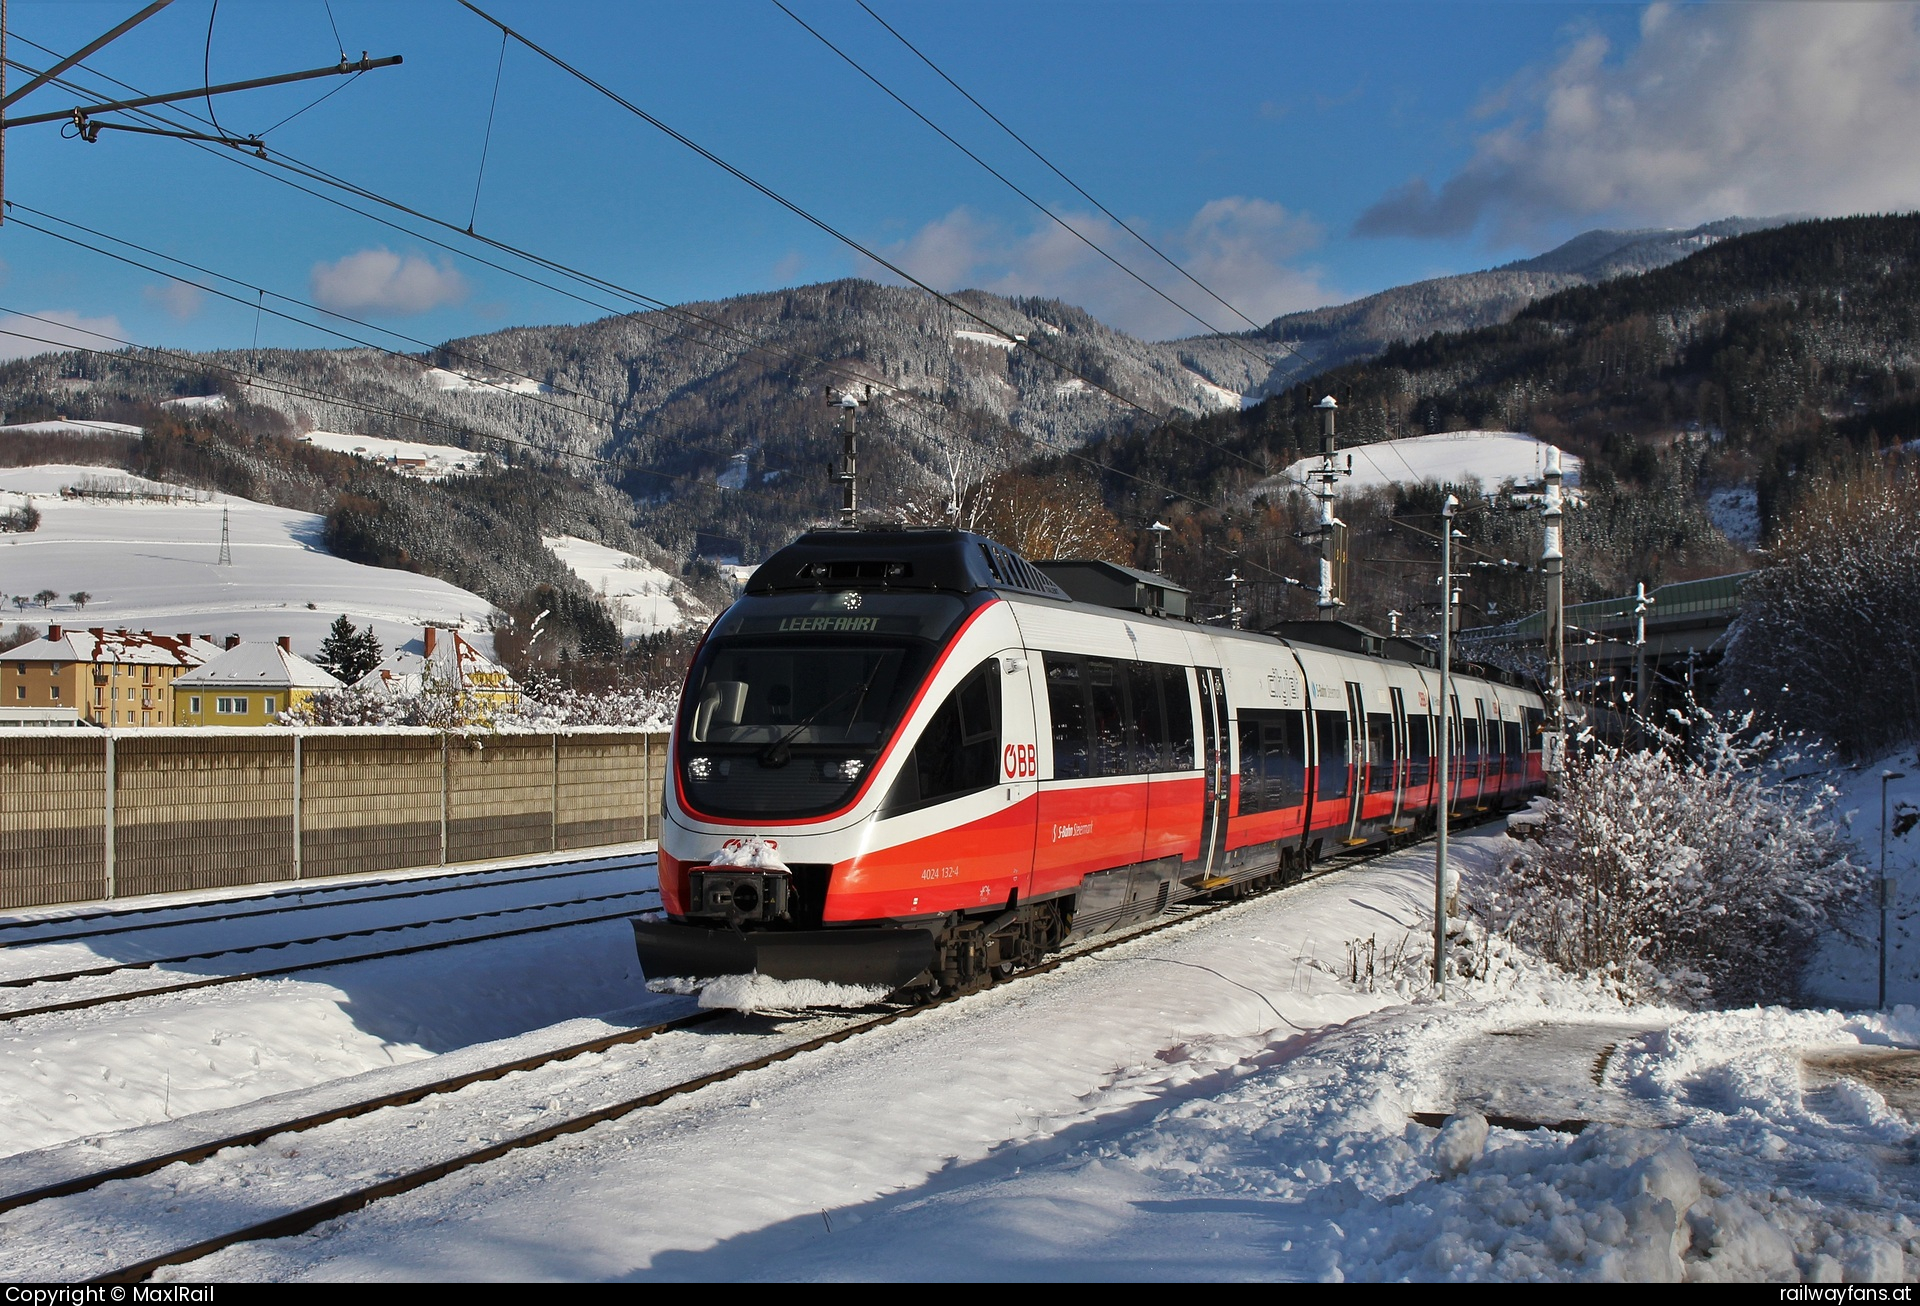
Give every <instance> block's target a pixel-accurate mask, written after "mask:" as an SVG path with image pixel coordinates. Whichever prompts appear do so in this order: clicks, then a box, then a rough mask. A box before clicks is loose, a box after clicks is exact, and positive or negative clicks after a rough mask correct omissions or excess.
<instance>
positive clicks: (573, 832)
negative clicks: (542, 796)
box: [555, 734, 653, 848]
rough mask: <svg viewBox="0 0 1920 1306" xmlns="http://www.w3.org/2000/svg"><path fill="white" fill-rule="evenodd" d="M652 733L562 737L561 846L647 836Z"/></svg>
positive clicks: (584, 845) (650, 824)
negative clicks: (648, 748) (649, 752)
mask: <svg viewBox="0 0 1920 1306" xmlns="http://www.w3.org/2000/svg"><path fill="white" fill-rule="evenodd" d="M647 744H648V737H647V736H646V735H642V734H631V735H570V736H566V737H564V738H562V739H561V741H560V784H559V787H558V795H559V808H558V810H557V813H556V821H555V824H556V825H557V826H558V827H559V835H560V840H559V842H560V847H562V848H591V847H593V846H595V845H596V844H604V843H628V842H631V841H632V840H636V839H645V838H647V837H648V835H647V833H646V831H647V830H648V829H649V828H650V827H651V826H652V824H653V821H652V819H651V813H652V811H653V805H652V801H651V799H650V797H649V794H648V786H647V760H648V759H647V755H646V752H645V749H646V748H647Z"/></svg>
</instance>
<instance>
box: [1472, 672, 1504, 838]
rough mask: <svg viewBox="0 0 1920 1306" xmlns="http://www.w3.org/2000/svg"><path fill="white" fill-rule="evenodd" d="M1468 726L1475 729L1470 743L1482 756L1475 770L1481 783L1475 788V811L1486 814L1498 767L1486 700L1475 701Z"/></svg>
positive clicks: (1478, 759)
mask: <svg viewBox="0 0 1920 1306" xmlns="http://www.w3.org/2000/svg"><path fill="white" fill-rule="evenodd" d="M1468 724H1469V725H1471V726H1473V727H1474V729H1473V738H1472V740H1471V741H1470V742H1472V743H1475V744H1477V745H1478V752H1479V754H1480V756H1479V757H1478V758H1477V759H1476V761H1477V763H1478V765H1476V766H1475V768H1474V774H1475V775H1476V776H1478V777H1479V783H1477V784H1476V785H1474V787H1473V809H1474V810H1475V811H1476V812H1484V811H1486V810H1487V786H1488V785H1489V784H1490V783H1491V782H1492V777H1493V775H1494V767H1495V766H1496V765H1498V759H1497V757H1495V756H1494V744H1493V741H1492V740H1490V739H1489V738H1488V737H1487V700H1486V699H1484V698H1476V699H1474V700H1473V718H1472V720H1471V721H1469V722H1468Z"/></svg>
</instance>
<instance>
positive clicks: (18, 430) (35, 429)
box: [0, 417, 146, 437]
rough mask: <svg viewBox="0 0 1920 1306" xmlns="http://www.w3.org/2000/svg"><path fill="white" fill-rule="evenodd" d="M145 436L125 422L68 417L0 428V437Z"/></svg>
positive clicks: (137, 428)
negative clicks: (83, 419) (82, 419)
mask: <svg viewBox="0 0 1920 1306" xmlns="http://www.w3.org/2000/svg"><path fill="white" fill-rule="evenodd" d="M145 434H146V430H145V428H143V427H138V426H128V425H127V424H126V423H125V422H94V421H85V422H83V421H79V420H77V419H74V418H69V417H63V418H60V419H59V420H57V421H51V422H16V423H14V424H13V425H12V426H0V437H4V436H8V435H132V436H143V435H145Z"/></svg>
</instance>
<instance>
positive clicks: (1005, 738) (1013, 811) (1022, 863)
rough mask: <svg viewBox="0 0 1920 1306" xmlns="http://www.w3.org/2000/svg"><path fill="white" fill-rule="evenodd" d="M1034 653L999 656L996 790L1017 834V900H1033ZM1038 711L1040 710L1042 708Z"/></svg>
mask: <svg viewBox="0 0 1920 1306" xmlns="http://www.w3.org/2000/svg"><path fill="white" fill-rule="evenodd" d="M1042 665H1043V664H1042V663H1041V661H1040V654H1038V653H1033V652H1027V651H1024V650H1020V649H1013V650H1009V651H1008V652H1006V653H1002V654H1001V655H1000V667H1001V672H1002V674H1001V676H1000V694H1001V698H1000V789H1001V792H1002V794H1003V795H1004V797H1005V810H1006V811H1007V813H1008V816H1007V818H1006V819H1007V821H1008V822H1009V823H1010V824H1012V825H1013V826H1014V827H1015V828H1016V829H1018V830H1021V831H1022V832H1023V834H1022V838H1023V839H1024V841H1025V843H1026V852H1025V855H1024V856H1022V857H1021V858H1020V859H1019V871H1020V896H1021V898H1023V899H1024V898H1030V897H1032V896H1033V834H1034V827H1035V816H1036V814H1037V813H1038V811H1039V805H1038V803H1036V802H1035V801H1034V799H1035V797H1036V796H1037V795H1038V794H1039V792H1040V747H1039V739H1040V734H1039V728H1038V726H1037V724H1036V717H1035V714H1034V709H1035V708H1036V706H1038V704H1037V702H1036V695H1035V693H1034V676H1035V675H1036V674H1037V673H1036V668H1039V667H1041V666H1042ZM1041 710H1042V711H1044V710H1045V709H1044V708H1042V709H1041Z"/></svg>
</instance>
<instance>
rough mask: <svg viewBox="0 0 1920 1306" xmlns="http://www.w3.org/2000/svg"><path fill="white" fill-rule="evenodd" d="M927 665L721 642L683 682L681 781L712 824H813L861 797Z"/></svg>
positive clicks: (836, 645) (925, 654)
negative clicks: (715, 820) (765, 820)
mask: <svg viewBox="0 0 1920 1306" xmlns="http://www.w3.org/2000/svg"><path fill="white" fill-rule="evenodd" d="M930 660H931V650H930V649H929V648H925V647H921V646H917V644H908V643H904V642H903V643H901V644H898V645H895V646H893V647H888V646H886V645H881V644H872V643H865V642H862V643H859V644H848V643H845V642H842V641H839V640H823V641H807V642H805V643H788V644H782V645H770V644H767V643H765V642H762V641H758V640H739V639H734V640H717V641H714V642H713V643H711V644H709V645H708V647H707V649H706V650H704V651H703V653H702V655H701V657H700V659H699V661H698V662H697V663H696V664H695V665H694V668H693V672H692V674H691V675H690V676H689V677H688V681H687V694H686V698H685V701H684V702H683V703H682V705H681V711H680V741H679V758H680V778H681V781H682V783H683V784H684V785H685V786H686V791H687V795H688V797H689V798H690V799H691V800H692V803H693V806H694V808H695V809H696V810H699V811H702V812H710V813H712V814H714V815H717V816H736V817H754V816H769V817H771V816H779V817H798V816H813V815H819V814H821V813H824V812H829V811H832V810H833V809H834V808H836V807H838V806H840V805H842V804H843V803H845V802H846V801H847V800H848V799H850V798H851V797H852V796H853V794H854V793H855V792H856V791H857V790H858V789H859V787H860V783H861V781H862V780H863V779H864V778H865V776H866V774H867V771H868V770H869V769H870V768H871V767H872V766H873V764H874V763H875V761H876V760H878V758H879V755H880V750H881V748H882V747H883V746H884V745H885V743H886V741H887V738H888V736H889V735H890V734H891V733H892V731H893V729H894V727H895V726H896V725H897V724H898V722H899V719H900V715H901V713H902V712H903V711H904V710H905V707H906V704H907V702H908V701H910V699H911V697H912V692H913V690H914V688H915V687H917V685H918V684H919V681H920V679H921V678H922V677H923V676H924V675H925V673H926V668H927V664H928V662H929V661H930Z"/></svg>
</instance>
